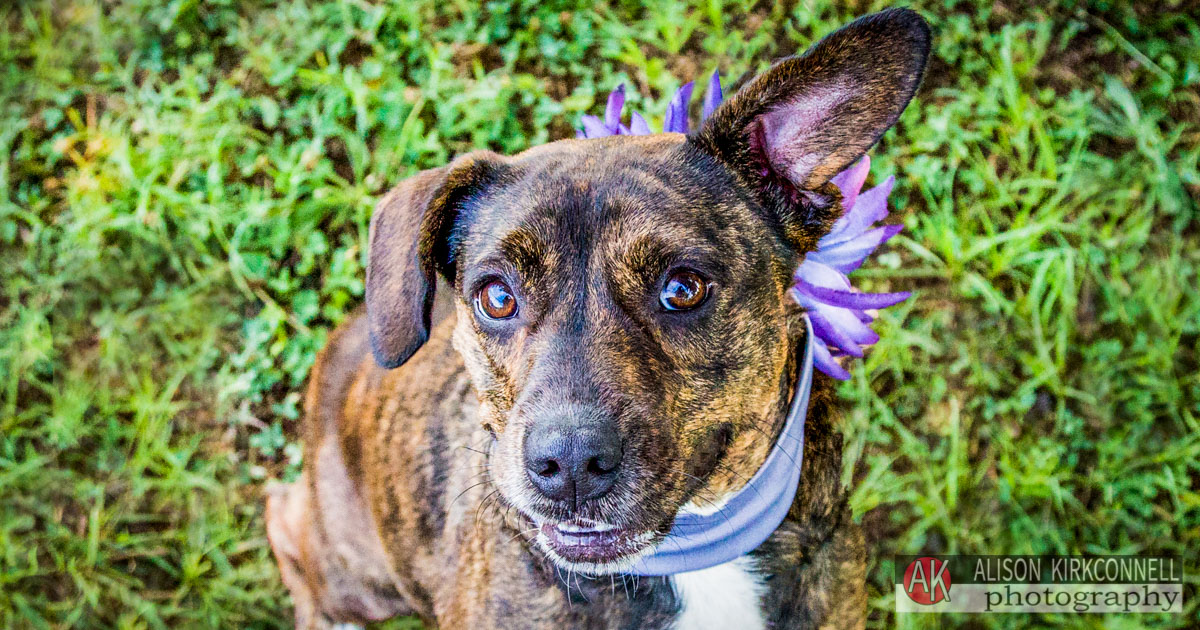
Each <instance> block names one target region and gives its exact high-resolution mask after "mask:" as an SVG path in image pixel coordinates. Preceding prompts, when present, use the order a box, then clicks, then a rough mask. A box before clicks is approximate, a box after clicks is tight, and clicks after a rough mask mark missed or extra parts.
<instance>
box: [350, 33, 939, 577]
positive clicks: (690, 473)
mask: <svg viewBox="0 0 1200 630" xmlns="http://www.w3.org/2000/svg"><path fill="white" fill-rule="evenodd" d="M928 51H929V30H928V27H927V26H926V24H925V22H924V21H923V20H922V19H921V18H920V17H919V16H917V14H915V13H913V12H911V11H906V10H892V11H886V12H883V13H879V14H875V15H872V16H868V17H866V18H863V19H860V20H858V21H856V22H854V23H852V24H850V25H848V26H846V27H845V28H843V29H841V30H839V31H837V32H835V33H833V34H832V35H830V36H828V37H827V38H825V39H824V40H822V41H821V42H820V43H818V44H817V45H816V46H814V47H813V48H812V49H811V50H809V51H808V52H807V53H805V54H804V55H802V56H798V57H792V58H788V59H785V60H783V61H781V62H779V63H778V64H776V65H775V66H773V67H772V68H771V69H770V70H768V71H767V72H765V73H763V74H762V75H760V76H758V77H757V78H755V79H754V80H753V81H751V82H750V83H749V84H747V85H746V86H745V87H744V88H742V89H741V91H739V92H738V93H737V94H736V95H735V96H734V97H733V98H731V99H729V100H728V101H726V102H725V103H724V104H723V105H722V106H721V107H720V108H719V109H718V110H717V111H716V112H715V113H714V114H713V115H712V116H711V117H710V118H709V119H708V120H707V121H706V122H705V124H704V125H703V127H702V128H701V129H700V130H698V131H697V132H696V133H694V134H692V135H690V136H684V135H681V134H660V135H652V136H614V137H609V138H603V139H595V140H564V141H560V142H554V143H551V144H548V145H544V146H541V147H538V148H535V149H531V150H529V151H526V152H524V153H522V154H520V155H517V156H514V157H501V156H499V155H495V154H492V153H473V154H469V155H466V156H463V157H461V158H459V159H457V160H455V161H453V162H452V163H451V164H449V165H447V166H444V167H442V168H438V169H433V170H430V171H425V172H422V173H420V174H418V175H416V176H414V177H412V178H410V179H408V180H407V181H405V182H404V183H402V184H400V186H398V187H397V188H396V190H394V191H393V192H392V193H391V194H389V196H388V197H387V198H385V199H384V200H383V201H382V202H381V203H380V205H379V208H378V210H377V212H376V214H375V216H374V218H373V219H372V225H371V243H370V264H369V267H368V276H367V308H368V314H369V319H370V327H371V343H372V350H373V351H374V353H375V356H376V358H377V360H378V361H379V362H380V363H381V364H383V365H385V366H388V367H394V366H397V365H400V364H401V363H403V362H404V361H406V360H407V359H408V357H409V356H410V355H412V353H413V352H415V351H416V350H417V349H418V348H419V347H420V345H421V344H422V343H423V342H424V341H425V339H426V337H427V335H428V327H429V311H430V307H431V304H432V300H433V290H434V285H435V282H436V279H437V276H438V275H439V274H440V275H442V276H443V277H444V278H445V279H446V280H448V282H449V285H450V286H451V287H453V290H454V293H455V298H456V304H457V310H458V315H457V328H456V331H455V345H456V347H457V348H458V350H459V352H461V353H462V355H463V356H464V358H465V361H466V365H467V366H468V369H469V370H470V373H471V377H472V379H473V381H474V384H475V387H476V388H477V390H478V393H479V395H480V399H481V401H482V410H483V411H482V422H483V423H484V426H485V427H486V428H487V429H488V430H489V431H490V432H491V434H492V435H493V436H494V438H495V439H494V442H493V444H492V448H491V451H490V452H491V455H490V468H491V475H492V477H493V480H494V481H495V483H496V485H497V486H498V488H499V489H500V492H501V494H502V496H503V497H504V499H505V500H506V501H507V502H508V503H509V504H510V505H512V506H514V507H515V508H517V509H518V510H519V511H520V512H521V513H522V514H524V515H525V516H527V517H529V518H530V519H532V520H533V521H534V522H535V523H537V524H538V526H539V527H540V530H539V531H540V533H539V534H538V535H537V541H538V543H539V544H540V545H541V546H542V547H543V548H544V549H545V551H546V552H548V555H549V556H550V557H551V558H552V559H553V560H554V561H555V562H557V563H558V564H560V565H561V566H564V567H566V566H569V567H572V568H577V569H585V570H590V571H593V572H604V571H611V570H616V569H619V568H622V567H624V566H628V564H629V563H630V562H632V560H633V559H635V558H636V556H637V555H638V554H639V553H641V552H643V551H645V550H647V549H649V548H652V546H653V544H654V543H656V542H657V541H658V540H660V539H661V537H662V536H663V535H664V534H665V533H666V532H667V531H669V529H670V527H671V524H672V522H673V520H674V518H675V516H676V515H677V514H678V513H679V511H680V510H681V509H696V510H703V509H705V508H706V507H709V508H711V506H713V505H714V504H717V503H719V502H720V501H721V499H722V498H723V497H724V496H725V495H726V494H728V493H729V492H731V491H733V490H736V489H737V488H738V487H740V485H741V484H742V483H744V481H745V479H747V478H748V477H749V476H751V475H752V474H753V473H754V471H755V470H756V469H757V467H758V466H759V465H760V464H761V463H762V461H763V459H764V458H765V456H766V454H767V452H768V451H769V450H770V447H771V443H770V442H771V440H770V435H771V431H772V429H773V428H774V427H777V426H778V423H779V422H780V420H781V418H782V416H783V415H784V413H785V411H786V405H787V402H788V398H789V393H790V387H791V382H792V381H791V379H792V377H793V374H794V368H795V366H794V364H793V356H794V355H793V350H794V347H795V344H796V341H797V339H799V338H800V336H801V335H802V334H803V333H802V332H800V324H799V322H800V319H799V318H797V317H795V312H796V309H795V307H794V306H791V302H790V300H789V299H788V298H787V297H786V290H787V288H788V287H789V286H790V283H791V278H792V273H793V271H794V270H795V269H796V267H797V265H798V264H799V263H800V262H801V261H802V260H803V257H804V255H805V254H806V253H807V252H810V251H812V250H813V249H814V248H815V247H816V243H817V241H818V239H820V238H821V236H823V235H824V234H825V233H826V232H828V230H829V229H830V227H831V225H832V223H833V221H834V220H836V219H837V217H838V216H839V215H840V213H841V206H840V197H839V194H838V192H837V189H836V187H834V186H833V185H832V184H830V183H829V180H830V178H831V177H832V176H833V175H834V174H836V173H838V172H839V171H840V170H842V169H843V168H845V167H846V166H848V165H849V164H851V163H852V162H853V161H855V160H856V159H858V158H859V157H860V156H861V155H863V154H864V153H865V152H866V151H867V149H869V148H870V147H871V145H873V144H874V143H875V142H876V141H877V140H878V139H879V137H880V136H881V135H882V134H883V133H884V131H886V130H887V129H888V128H889V127H890V126H891V125H892V124H894V123H895V122H896V119H897V118H898V117H899V116H900V113H901V112H902V111H903V110H904V108H905V106H906V105H907V104H908V102H909V100H910V99H911V98H912V96H913V93H914V91H915V90H916V88H917V85H918V83H919V82H920V78H921V74H922V72H923V70H924V66H925V60H926V56H927V54H928Z"/></svg>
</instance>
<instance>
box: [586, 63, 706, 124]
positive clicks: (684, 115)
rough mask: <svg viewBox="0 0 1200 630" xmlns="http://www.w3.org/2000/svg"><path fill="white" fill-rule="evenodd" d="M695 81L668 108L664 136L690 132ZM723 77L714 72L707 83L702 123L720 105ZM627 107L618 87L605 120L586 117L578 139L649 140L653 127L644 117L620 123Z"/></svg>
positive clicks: (610, 98)
mask: <svg viewBox="0 0 1200 630" xmlns="http://www.w3.org/2000/svg"><path fill="white" fill-rule="evenodd" d="M693 87H694V85H693V82H692V81H688V82H687V83H685V84H683V85H682V86H680V87H679V89H678V90H675V94H674V96H672V97H671V102H670V103H668V104H667V115H666V118H665V119H663V133H666V132H675V133H687V132H688V103H689V102H690V101H691V100H692V88H693ZM721 98H722V96H721V74H720V72H713V73H712V77H710V78H709V80H708V91H707V92H705V93H704V109H703V111H702V112H701V116H700V120H702V121H703V120H706V119H707V118H708V117H709V116H711V115H712V113H713V111H714V110H716V109H717V105H720V104H721ZM624 107H625V84H624V83H622V84H621V85H618V86H617V89H615V90H613V91H612V92H610V93H609V95H608V104H607V105H606V106H605V107H604V119H603V120H601V119H600V117H599V116H584V117H583V129H580V130H578V131H576V132H575V135H576V136H577V137H579V138H603V137H604V136H648V135H650V134H651V133H653V132H652V131H650V126H649V125H647V124H646V119H645V118H642V115H641V114H639V113H637V112H633V113H632V114H630V115H629V126H625V125H624V124H622V123H621V110H622V109H624Z"/></svg>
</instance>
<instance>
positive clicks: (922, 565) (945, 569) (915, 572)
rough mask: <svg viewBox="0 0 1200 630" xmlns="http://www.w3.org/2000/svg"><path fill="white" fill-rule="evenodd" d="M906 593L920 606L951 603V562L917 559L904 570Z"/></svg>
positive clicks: (935, 559)
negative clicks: (944, 601) (942, 602)
mask: <svg viewBox="0 0 1200 630" xmlns="http://www.w3.org/2000/svg"><path fill="white" fill-rule="evenodd" d="M904 592H905V593H906V594H908V598H909V599H911V600H913V601H914V602H916V603H918V604H925V605H930V604H936V603H938V602H940V601H942V600H946V601H950V562H949V561H948V560H938V559H937V558H928V557H926V558H917V559H916V560H913V561H912V562H910V563H909V564H908V568H907V569H905V570H904Z"/></svg>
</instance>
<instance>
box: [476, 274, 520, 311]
mask: <svg viewBox="0 0 1200 630" xmlns="http://www.w3.org/2000/svg"><path fill="white" fill-rule="evenodd" d="M475 310H477V311H479V312H480V313H481V314H482V315H483V316H484V317H486V318H488V319H508V318H510V317H513V316H514V315H516V314H517V298H516V297H515V296H513V294H512V289H510V288H509V286H508V285H507V284H505V283H503V282H501V281H500V280H493V281H491V282H489V283H487V284H485V285H484V286H483V288H482V289H480V290H479V293H476V294H475Z"/></svg>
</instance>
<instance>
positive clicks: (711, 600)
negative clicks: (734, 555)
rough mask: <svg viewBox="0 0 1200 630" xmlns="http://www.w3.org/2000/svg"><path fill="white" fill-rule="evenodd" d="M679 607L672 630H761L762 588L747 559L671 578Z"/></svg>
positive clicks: (751, 563) (742, 558)
mask: <svg viewBox="0 0 1200 630" xmlns="http://www.w3.org/2000/svg"><path fill="white" fill-rule="evenodd" d="M672 584H673V586H674V589H675V596H676V597H677V598H678V601H679V605H680V612H679V616H678V617H677V619H676V622H675V625H674V630H709V629H712V630H718V629H720V630H725V629H727V628H738V629H739V630H762V629H764V628H766V620H765V619H764V616H763V610H762V595H763V591H764V588H765V587H764V586H763V583H762V580H761V579H760V577H759V575H758V574H757V572H756V571H755V570H754V567H753V561H752V560H751V559H750V558H748V557H745V556H743V557H741V558H738V559H737V560H733V561H731V562H727V563H725V564H722V565H718V566H715V567H712V568H710V569H704V570H702V571H692V572H690V573H680V574H678V575H676V576H674V577H673V578H672Z"/></svg>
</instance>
